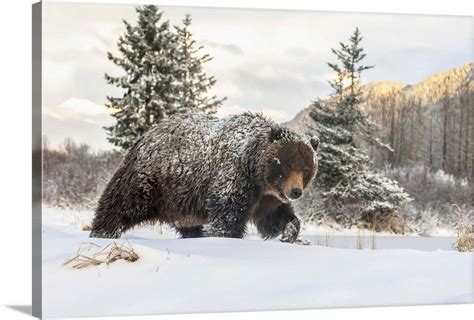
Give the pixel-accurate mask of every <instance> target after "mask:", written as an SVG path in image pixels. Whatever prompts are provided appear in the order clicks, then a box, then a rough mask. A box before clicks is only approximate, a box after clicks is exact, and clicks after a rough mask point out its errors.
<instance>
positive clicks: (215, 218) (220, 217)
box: [204, 197, 247, 238]
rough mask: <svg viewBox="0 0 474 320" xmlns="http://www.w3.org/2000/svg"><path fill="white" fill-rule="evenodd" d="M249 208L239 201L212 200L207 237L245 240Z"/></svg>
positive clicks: (208, 211)
mask: <svg viewBox="0 0 474 320" xmlns="http://www.w3.org/2000/svg"><path fill="white" fill-rule="evenodd" d="M246 212H247V207H246V206H245V205H244V204H243V203H242V202H241V201H239V200H238V199H233V198H232V197H227V198H226V200H223V199H215V200H210V201H209V203H208V206H207V213H208V216H209V224H208V225H207V226H206V228H205V233H204V234H205V236H207V237H225V238H243V237H244V236H245V234H246V232H247V217H246Z"/></svg>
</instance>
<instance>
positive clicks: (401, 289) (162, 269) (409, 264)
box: [43, 208, 474, 317]
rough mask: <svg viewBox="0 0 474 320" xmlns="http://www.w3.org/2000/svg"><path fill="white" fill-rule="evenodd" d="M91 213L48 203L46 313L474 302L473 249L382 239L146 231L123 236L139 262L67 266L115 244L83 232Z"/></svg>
mask: <svg viewBox="0 0 474 320" xmlns="http://www.w3.org/2000/svg"><path fill="white" fill-rule="evenodd" d="M91 216H92V215H91V214H90V213H88V212H74V211H70V210H68V211H63V210H59V209H53V208H44V209H43V312H44V317H72V316H74V317H78V316H107V315H130V314H143V315H145V314H163V313H191V312H218V311H221V312H222V311H251V310H283V309H305V308H331V307H355V306H384V305H414V304H436V303H443V304H445V303H472V302H473V286H474V282H473V274H472V273H473V262H474V260H473V254H472V253H459V252H456V251H452V250H434V248H431V249H433V250H431V249H430V250H431V251H419V250H412V249H381V246H380V245H379V242H380V241H383V240H382V238H384V237H378V238H377V250H368V249H366V250H354V249H342V248H335V247H334V245H335V241H334V240H333V241H332V243H331V242H330V243H329V244H331V245H332V247H324V246H317V245H314V246H298V245H292V244H284V243H280V242H278V241H262V240H260V239H258V238H257V237H255V236H250V237H248V238H246V239H244V240H239V239H222V238H202V239H176V238H175V236H174V235H173V233H171V232H170V231H169V230H167V229H165V230H164V231H163V234H162V235H161V234H160V232H159V228H158V227H155V228H153V229H151V228H140V229H136V230H134V231H132V232H130V233H128V234H126V235H125V236H124V237H123V238H124V239H125V238H126V239H128V241H129V242H130V244H131V245H132V246H133V248H134V249H135V251H136V252H137V253H138V254H139V256H140V259H139V260H138V261H136V262H134V263H128V262H125V261H117V262H114V263H112V264H110V265H109V266H104V265H101V266H99V267H90V268H88V269H82V270H75V269H71V268H69V267H64V266H62V263H63V262H64V261H65V260H66V259H68V258H70V257H72V256H74V254H75V253H76V251H77V249H78V248H79V246H81V243H85V242H91V240H92V242H93V243H95V244H97V245H101V246H105V245H107V244H109V243H110V242H112V241H111V240H106V239H89V238H88V232H85V231H81V227H82V225H83V224H87V223H88V222H89V221H90V218H91ZM313 231H314V230H313ZM313 231H312V232H313ZM307 236H308V234H307ZM318 237H319V235H318ZM324 237H325V236H324ZM367 237H370V236H369V234H367ZM333 238H340V237H339V236H336V235H334V237H333ZM387 238H393V237H387ZM416 238H421V237H410V238H408V239H416ZM124 239H120V240H118V241H117V242H118V243H119V244H120V243H122V242H123V241H125V240H124ZM428 239H429V238H428ZM324 241H325V239H323V238H321V243H324ZM367 241H369V240H367ZM392 241H395V240H393V239H392ZM413 241H416V240H413ZM315 242H316V241H315ZM409 243H410V242H409V241H408V242H406V243H405V245H407V246H408V245H409ZM382 247H383V246H382ZM95 250H97V249H95Z"/></svg>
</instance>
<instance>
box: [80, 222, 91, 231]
mask: <svg viewBox="0 0 474 320" xmlns="http://www.w3.org/2000/svg"><path fill="white" fill-rule="evenodd" d="M81 229H82V231H91V230H92V228H91V226H90V225H88V224H85V225H83V226H82V228H81Z"/></svg>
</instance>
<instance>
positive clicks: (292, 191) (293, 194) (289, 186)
mask: <svg viewBox="0 0 474 320" xmlns="http://www.w3.org/2000/svg"><path fill="white" fill-rule="evenodd" d="M283 190H284V192H285V196H286V197H287V198H288V199H291V200H296V199H298V198H300V197H301V196H302V195H303V172H301V171H291V173H290V175H289V177H288V178H287V179H286V181H285V182H284V183H283Z"/></svg>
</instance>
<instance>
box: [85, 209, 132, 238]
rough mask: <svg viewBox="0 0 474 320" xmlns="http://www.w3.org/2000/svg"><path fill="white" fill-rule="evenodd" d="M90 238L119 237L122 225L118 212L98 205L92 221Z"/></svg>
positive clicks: (122, 228)
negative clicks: (115, 212)
mask: <svg viewBox="0 0 474 320" xmlns="http://www.w3.org/2000/svg"><path fill="white" fill-rule="evenodd" d="M91 229H92V231H91V233H90V235H89V237H91V238H109V239H116V238H120V236H121V235H122V231H123V230H124V226H123V224H122V221H121V219H120V214H113V211H111V210H107V209H105V208H103V207H101V206H100V205H99V207H98V209H97V210H96V214H95V216H94V220H93V221H92V226H91Z"/></svg>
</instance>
